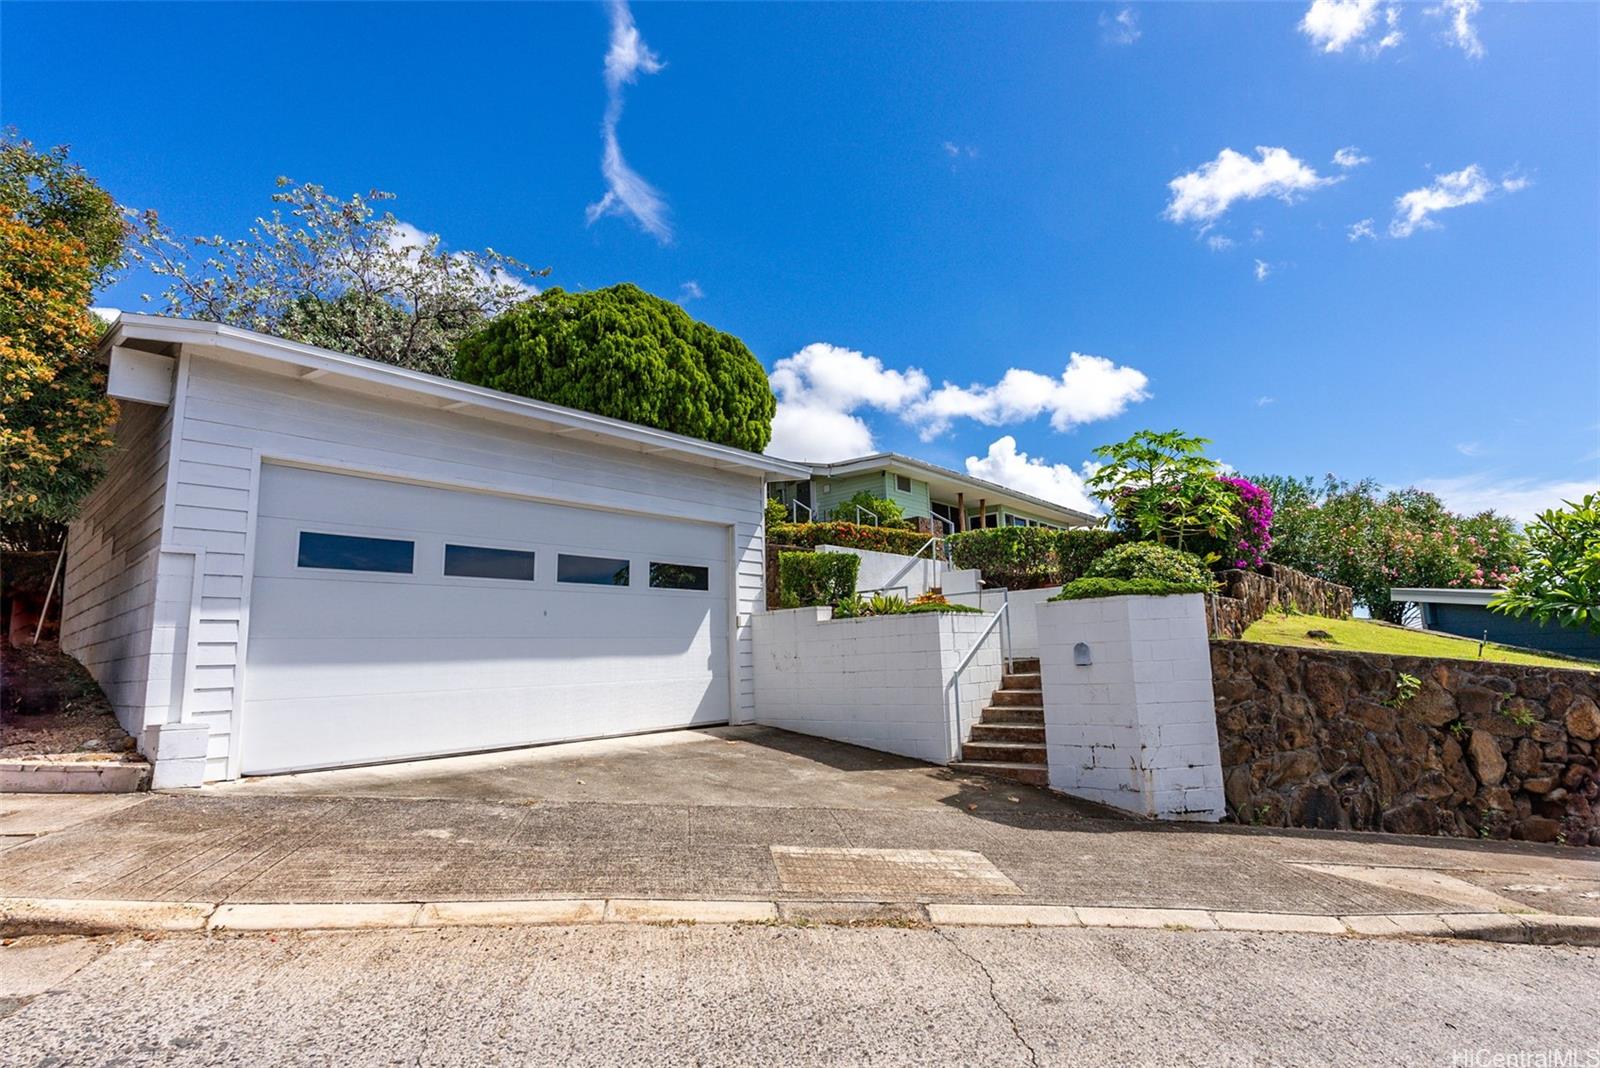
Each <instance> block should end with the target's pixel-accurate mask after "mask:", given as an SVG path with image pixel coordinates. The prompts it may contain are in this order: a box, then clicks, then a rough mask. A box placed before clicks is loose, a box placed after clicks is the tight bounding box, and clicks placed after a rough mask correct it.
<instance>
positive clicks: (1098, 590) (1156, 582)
mask: <svg viewBox="0 0 1600 1068" xmlns="http://www.w3.org/2000/svg"><path fill="white" fill-rule="evenodd" d="M1211 590H1212V586H1211V584H1210V583H1209V582H1207V583H1200V582H1163V581H1162V580H1161V579H1153V578H1135V579H1121V578H1081V579H1078V580H1076V581H1074V582H1069V583H1067V584H1066V585H1065V586H1063V587H1062V588H1061V592H1060V593H1058V594H1056V595H1055V596H1054V597H1052V598H1050V599H1051V600H1052V601H1086V600H1089V599H1090V598H1092V597H1127V596H1129V595H1138V596H1143V597H1172V596H1174V595H1176V594H1180V593H1210V592H1211Z"/></svg>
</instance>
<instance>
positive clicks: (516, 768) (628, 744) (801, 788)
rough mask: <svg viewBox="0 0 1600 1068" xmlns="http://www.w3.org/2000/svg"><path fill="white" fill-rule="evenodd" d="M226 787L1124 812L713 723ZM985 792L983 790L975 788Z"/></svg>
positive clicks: (292, 793)
mask: <svg viewBox="0 0 1600 1068" xmlns="http://www.w3.org/2000/svg"><path fill="white" fill-rule="evenodd" d="M206 792H207V793H214V794H217V795H219V796H229V797H234V796H272V797H385V798H412V799H423V798H427V799H444V800H461V801H559V802H604V803H607V804H614V805H628V804H632V805H705V806H739V807H744V806H755V807H770V808H843V809H919V808H921V809H938V808H949V807H951V806H965V805H967V804H971V803H974V802H976V801H978V800H980V799H988V798H991V797H993V796H994V795H995V794H996V793H997V792H1002V793H1003V794H1004V795H1005V796H1006V797H1008V798H1009V797H1015V798H1016V799H1017V800H1016V801H1007V802H1006V803H1007V804H1011V805H1020V806H1022V807H1024V808H1039V809H1043V810H1048V811H1050V812H1052V813H1057V814H1063V815H1076V816H1101V817H1111V818H1115V817H1114V815H1113V814H1112V813H1110V812H1109V811H1108V810H1106V809H1102V808H1100V807H1099V806H1096V805H1090V804H1088V803H1087V802H1076V801H1072V800H1070V799H1067V798H1063V797H1060V796H1057V795H1053V794H1050V793H1049V792H1047V791H1044V790H1036V789H1033V788H1031V787H1027V786H1021V785H1015V784H1011V783H1006V782H1002V781H1000V780H991V779H988V778H985V777H983V776H974V775H958V774H956V773H954V772H952V771H950V770H949V769H947V768H941V767H934V766H932V765H929V764H924V763H921V762H920V761H916V760H907V759H905V758H903V757H897V756H891V755H889V754H888V753H879V752H875V751H873V750H871V749H860V748H858V747H856V746H853V745H842V744H840V743H838V742H830V741H827V740H825V739H822V738H812V737H808V736H807V735H803V734H791V733H789V732H788V731H780V730H775V729H773V728H771V727H756V726H746V727H712V728H709V729H705V730H687V731H665V732H662V733H660V734H644V735H636V736H634V737H631V738H606V739H601V740H598V741H592V742H569V743H566V744H562V745H547V746H541V747H538V748H534V749H513V750H507V751H503V752H497V753H481V754H478V755H475V756H462V757H443V758H440V759H436V760H417V761H411V762H408V763H404V764H380V765H375V766H371V767H364V768H344V769H340V770H336V771H313V772H303V773H300V774H296V775H272V776H263V777H261V778H254V779H245V780H243V781H240V782H235V783H225V784H221V785H217V786H213V787H208V788H207V790H206ZM974 794H976V795H980V796H979V797H974V796H973V795H974Z"/></svg>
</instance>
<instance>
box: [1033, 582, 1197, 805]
mask: <svg viewBox="0 0 1600 1068" xmlns="http://www.w3.org/2000/svg"><path fill="white" fill-rule="evenodd" d="M1036 618H1037V625H1038V634H1039V658H1040V670H1041V672H1042V674H1043V683H1044V718H1045V748H1046V752H1047V755H1048V758H1049V765H1050V786H1051V787H1052V788H1053V789H1056V790H1060V791H1062V792H1063V793H1068V794H1072V795H1073V796H1075V797H1082V798H1086V799H1088V800H1090V801H1098V802H1100V803H1102V804H1106V805H1112V806H1114V807H1116V808H1119V809H1123V810H1125V811H1128V812H1133V813H1137V814H1139V815H1143V816H1154V817H1157V818H1160V819H1171V820H1204V821H1211V822H1214V821H1216V820H1220V819H1221V818H1222V817H1223V815H1224V805H1223V797H1222V757H1221V753H1220V751H1219V749H1218V746H1217V723H1216V712H1215V707H1214V704H1213V698H1212V690H1211V653H1210V647H1209V644H1208V642H1207V640H1206V624H1205V604H1204V599H1203V598H1202V597H1201V595H1199V594H1185V595H1182V596H1177V597H1104V598H1096V599H1092V600H1083V601H1055V602H1051V603H1047V604H1042V605H1040V606H1039V607H1038V608H1037V609H1036ZM1079 643H1083V644H1085V645H1087V646H1088V649H1089V655H1090V658H1091V661H1092V663H1090V664H1089V665H1088V666H1080V665H1077V664H1076V663H1075V662H1074V659H1075V658H1074V649H1075V648H1076V646H1077V645H1078V644H1079Z"/></svg>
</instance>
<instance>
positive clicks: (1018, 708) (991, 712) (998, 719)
mask: <svg viewBox="0 0 1600 1068" xmlns="http://www.w3.org/2000/svg"><path fill="white" fill-rule="evenodd" d="M978 722H980V723H1026V724H1028V725H1030V726H1035V727H1043V726H1044V706H1043V705H1034V706H1033V707H1031V708H1029V707H1027V706H1025V705H990V706H989V707H988V708H985V709H984V710H983V713H982V715H980V716H979V717H978Z"/></svg>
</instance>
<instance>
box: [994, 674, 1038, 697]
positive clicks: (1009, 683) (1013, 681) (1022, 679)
mask: <svg viewBox="0 0 1600 1068" xmlns="http://www.w3.org/2000/svg"><path fill="white" fill-rule="evenodd" d="M1000 685H1001V686H1002V687H1004V688H1005V689H1007V690H1033V691H1035V692H1037V691H1039V690H1042V689H1044V684H1043V682H1041V681H1040V676H1039V673H1038V672H1037V671H1010V672H1007V673H1006V674H1004V675H1002V676H1000Z"/></svg>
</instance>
